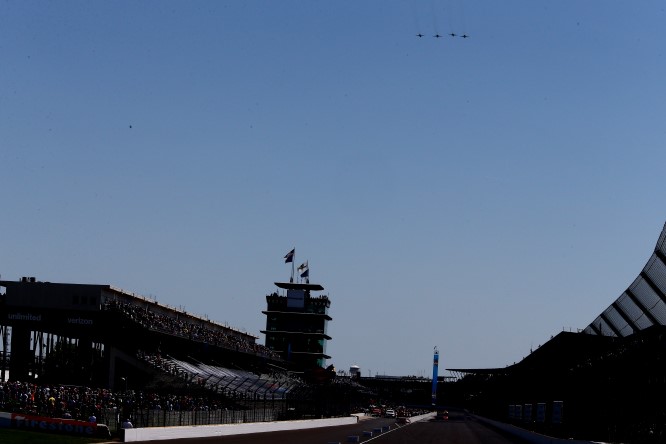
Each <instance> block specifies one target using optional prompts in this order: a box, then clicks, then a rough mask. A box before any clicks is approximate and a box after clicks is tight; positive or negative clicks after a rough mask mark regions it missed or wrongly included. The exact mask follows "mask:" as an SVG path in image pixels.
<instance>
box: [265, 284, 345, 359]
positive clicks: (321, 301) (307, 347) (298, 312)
mask: <svg viewBox="0 0 666 444" xmlns="http://www.w3.org/2000/svg"><path fill="white" fill-rule="evenodd" d="M275 285H276V286H277V287H278V288H280V289H282V290H285V291H284V292H283V295H279V294H278V293H277V292H275V293H272V294H269V295H267V296H266V303H267V309H266V310H265V311H263V312H262V313H264V314H265V315H266V330H264V331H262V333H264V334H265V335H266V347H268V348H269V349H270V350H273V351H274V352H276V353H277V354H279V355H280V356H281V357H282V358H283V359H284V360H285V361H287V362H289V363H290V367H291V369H292V370H301V371H305V370H310V369H312V368H316V367H324V366H325V365H326V359H330V358H331V357H330V356H328V355H327V354H326V341H328V340H331V337H330V336H328V335H327V334H326V327H327V323H328V321H330V320H332V318H331V317H330V316H329V315H328V309H329V307H330V306H331V301H330V299H329V298H328V296H312V292H315V291H322V290H324V287H322V286H321V285H319V284H310V283H294V282H276V283H275Z"/></svg>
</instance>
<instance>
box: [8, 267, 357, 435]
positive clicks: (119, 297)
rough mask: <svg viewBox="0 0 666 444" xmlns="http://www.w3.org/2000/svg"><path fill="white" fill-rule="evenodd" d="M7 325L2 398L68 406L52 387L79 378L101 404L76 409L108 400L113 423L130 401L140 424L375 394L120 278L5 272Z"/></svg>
mask: <svg viewBox="0 0 666 444" xmlns="http://www.w3.org/2000/svg"><path fill="white" fill-rule="evenodd" d="M3 290H4V291H3ZM317 301H318V302H317ZM326 301H327V299H326V298H325V297H320V298H312V301H311V302H312V304H313V305H312V306H314V305H321V304H325V303H326ZM308 306H310V303H308ZM324 312H325V311H324ZM316 317H317V318H318V319H320V320H321V319H324V318H327V319H330V318H329V317H328V316H327V315H317V316H316ZM317 328H320V327H317ZM0 336H1V337H2V349H1V354H0V409H9V410H10V411H19V412H21V413H32V414H48V415H52V414H58V413H57V412H60V413H63V412H64V411H65V410H64V409H60V410H57V411H56V410H54V409H52V408H50V404H48V403H44V402H42V398H43V397H44V396H46V395H45V393H49V390H51V391H50V393H55V392H58V393H60V394H61V395H62V396H67V393H69V389H68V387H72V388H73V389H72V390H73V392H76V393H77V394H78V395H80V394H81V393H86V398H87V399H89V400H90V405H86V406H85V408H83V406H82V405H81V406H79V407H77V408H76V411H74V412H69V413H72V414H73V415H75V416H77V418H79V417H81V418H87V417H88V416H87V415H89V414H90V413H91V412H92V410H96V411H95V414H96V415H97V416H98V417H99V418H104V420H105V421H107V424H110V427H111V428H112V429H115V428H118V427H119V424H120V421H121V420H122V417H121V416H120V412H122V415H123V416H124V417H131V418H132V419H133V423H134V425H135V426H137V427H151V426H167V425H187V424H219V423H228V422H231V423H236V422H260V421H275V420H283V419H298V418H306V417H328V416H340V415H347V414H349V412H350V409H351V408H352V406H354V405H359V404H363V401H362V400H360V398H359V397H363V396H366V395H367V391H363V389H362V387H360V386H359V385H358V384H356V383H355V382H353V381H350V380H348V379H342V378H341V379H334V378H333V379H332V378H325V380H318V381H315V380H314V379H312V380H309V381H306V380H304V379H303V378H302V377H303V376H304V374H297V373H294V372H292V371H290V370H288V369H287V368H288V367H290V363H289V362H287V361H285V360H284V359H283V358H282V357H281V356H280V355H279V354H278V353H276V352H275V351H273V350H271V349H270V348H268V347H266V346H264V345H261V344H258V343H257V342H256V340H257V337H255V336H253V335H250V334H247V333H245V332H242V331H240V330H237V329H234V328H232V327H229V326H226V325H221V324H218V323H216V322H212V321H210V320H208V319H204V318H201V317H198V316H195V315H192V314H190V313H187V312H186V311H184V310H182V309H175V308H172V307H169V306H166V305H162V304H159V303H157V302H156V301H154V300H150V299H147V298H143V297H139V296H136V295H134V294H132V293H129V292H126V291H123V290H121V289H118V288H115V287H112V286H110V285H88V284H68V283H50V282H40V281H38V280H37V279H35V278H21V279H20V280H18V281H0ZM310 337H317V338H318V337H321V334H319V333H317V334H315V335H310ZM295 344H296V343H295ZM298 347H299V346H298V345H296V346H295V348H294V350H296V351H299V350H300V349H299V348H298ZM320 352H321V353H303V355H308V356H317V357H322V356H325V355H323V349H322V350H320ZM297 362H298V363H302V362H304V361H302V360H297ZM330 373H331V372H327V375H329V374H330ZM7 376H9V378H8V377H7ZM333 376H334V373H333ZM8 379H9V382H4V383H3V381H7V380H8ZM28 390H30V391H31V392H32V393H31V394H30V393H26V391H28ZM101 393H104V395H103V396H102V395H101ZM78 395H77V396H78ZM26 397H27V399H34V400H35V401H34V402H31V403H28V404H26V403H25V402H22V401H21V400H22V399H26ZM93 398H94V399H96V400H99V399H103V400H104V401H102V402H97V401H92V399H93ZM116 408H117V410H116ZM202 411H203V412H205V413H202ZM116 415H117V416H116ZM79 419H80V418H79Z"/></svg>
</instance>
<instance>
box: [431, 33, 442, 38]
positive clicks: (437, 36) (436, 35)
mask: <svg viewBox="0 0 666 444" xmlns="http://www.w3.org/2000/svg"><path fill="white" fill-rule="evenodd" d="M433 37H435V38H440V37H441V35H439V34H435V35H433Z"/></svg>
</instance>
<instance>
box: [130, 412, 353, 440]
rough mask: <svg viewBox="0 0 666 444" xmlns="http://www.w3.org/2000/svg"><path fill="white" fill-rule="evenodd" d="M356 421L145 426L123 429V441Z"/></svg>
mask: <svg viewBox="0 0 666 444" xmlns="http://www.w3.org/2000/svg"><path fill="white" fill-rule="evenodd" d="M357 422H358V418H357V417H355V416H348V417H344V418H326V419H313V420H300V421H275V422H253V423H244V424H220V425H201V426H182V427H147V428H137V429H126V430H125V431H124V432H125V433H124V435H125V436H124V441H125V442H135V441H157V440H166V439H181V438H206V437H213V436H230V435H243V434H248V433H263V432H277V431H284V430H301V429H313V428H318V427H331V426H339V425H349V424H356V423H357Z"/></svg>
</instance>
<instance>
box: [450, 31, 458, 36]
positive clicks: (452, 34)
mask: <svg viewBox="0 0 666 444" xmlns="http://www.w3.org/2000/svg"><path fill="white" fill-rule="evenodd" d="M449 35H450V36H451V37H455V36H457V35H458V34H456V33H455V32H452V33H451V34H449Z"/></svg>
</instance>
